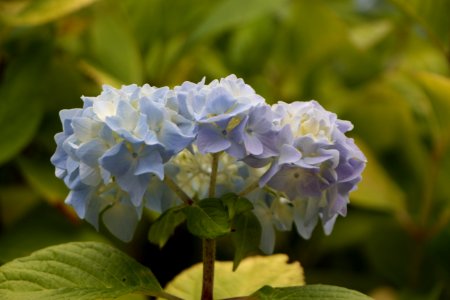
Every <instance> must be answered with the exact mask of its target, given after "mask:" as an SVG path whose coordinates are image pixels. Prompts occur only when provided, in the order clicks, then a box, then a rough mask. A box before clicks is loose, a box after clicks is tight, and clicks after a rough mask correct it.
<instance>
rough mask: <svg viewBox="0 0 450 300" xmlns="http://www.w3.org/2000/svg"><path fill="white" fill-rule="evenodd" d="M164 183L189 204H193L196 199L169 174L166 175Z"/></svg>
mask: <svg viewBox="0 0 450 300" xmlns="http://www.w3.org/2000/svg"><path fill="white" fill-rule="evenodd" d="M164 183H165V184H167V186H168V187H169V188H170V189H171V190H172V191H174V192H175V194H177V196H178V197H179V198H180V199H181V200H183V202H184V203H185V204H187V205H192V203H194V201H193V200H192V199H191V198H190V197H189V196H188V194H186V193H185V192H184V191H183V190H182V189H181V188H180V187H179V186H178V184H176V183H175V181H173V180H172V178H170V177H169V176H164Z"/></svg>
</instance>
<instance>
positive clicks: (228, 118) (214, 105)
mask: <svg viewBox="0 0 450 300" xmlns="http://www.w3.org/2000/svg"><path fill="white" fill-rule="evenodd" d="M175 91H176V93H177V98H178V99H179V103H180V107H182V109H181V111H182V112H183V115H184V116H185V117H186V118H189V119H191V120H193V121H195V122H196V123H197V139H196V144H197V146H198V150H199V151H200V153H203V154H204V153H217V152H220V151H227V150H228V149H230V147H232V144H233V142H232V140H231V139H232V138H231V137H230V133H231V131H232V130H233V129H235V128H236V127H237V126H238V125H239V124H240V123H241V122H242V121H243V120H244V119H245V118H246V117H248V114H249V111H250V110H251V109H252V108H254V107H256V106H258V105H263V104H264V102H265V101H264V99H263V98H262V97H261V96H259V95H257V94H256V93H255V91H254V90H253V88H251V87H250V86H249V85H247V84H246V83H245V82H244V81H243V80H242V79H240V78H237V77H236V76H235V75H230V76H228V77H226V78H222V79H220V80H214V81H212V82H211V83H210V84H207V85H206V84H204V81H201V82H200V83H198V84H192V83H187V84H184V85H182V86H180V87H176V88H175ZM237 153H238V152H236V151H235V152H233V151H232V152H231V153H230V154H237ZM239 158H241V157H239Z"/></svg>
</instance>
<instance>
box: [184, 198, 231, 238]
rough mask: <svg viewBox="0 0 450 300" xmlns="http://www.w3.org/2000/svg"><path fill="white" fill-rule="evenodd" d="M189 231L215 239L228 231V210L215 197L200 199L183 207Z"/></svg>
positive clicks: (202, 236)
mask: <svg viewBox="0 0 450 300" xmlns="http://www.w3.org/2000/svg"><path fill="white" fill-rule="evenodd" d="M183 212H184V213H185V214H186V219H187V227H188V230H189V232H190V233H192V234H193V235H195V236H198V237H200V238H207V239H215V238H217V237H219V236H222V235H224V234H227V233H229V232H230V222H229V219H228V212H227V209H226V207H224V206H223V204H222V202H221V201H220V200H219V199H216V198H210V199H205V200H202V201H200V202H199V203H198V204H194V205H190V206H187V207H185V208H184V210H183Z"/></svg>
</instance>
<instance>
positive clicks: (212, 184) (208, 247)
mask: <svg viewBox="0 0 450 300" xmlns="http://www.w3.org/2000/svg"><path fill="white" fill-rule="evenodd" d="M219 156H220V152H219V153H214V154H212V162H211V178H210V181H209V192H208V195H209V197H210V198H214V196H215V195H216V181H217V170H218V168H219ZM215 260H216V241H215V240H214V239H203V285H202V300H212V299H213V291H214V262H215Z"/></svg>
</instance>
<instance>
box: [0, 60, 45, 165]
mask: <svg viewBox="0 0 450 300" xmlns="http://www.w3.org/2000/svg"><path fill="white" fill-rule="evenodd" d="M37 68H38V66H37V64H35V63H32V64H31V65H30V66H17V69H14V68H13V67H11V69H12V70H11V71H12V72H11V73H10V74H8V76H9V78H6V79H5V80H3V82H2V85H1V86H0V99H1V101H0V128H1V129H2V130H1V131H0V149H1V151H0V164H1V163H3V162H6V161H8V160H9V159H11V158H12V157H14V156H15V155H16V154H17V153H18V152H20V151H21V150H22V149H23V148H24V147H25V146H26V145H27V144H28V143H29V142H30V141H31V139H32V138H33V136H34V134H35V132H36V130H37V128H38V126H39V123H40V120H41V118H42V112H43V110H42V106H41V102H40V99H39V98H37V97H36V94H34V93H33V92H35V91H36V89H37V88H36V76H38V73H37Z"/></svg>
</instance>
